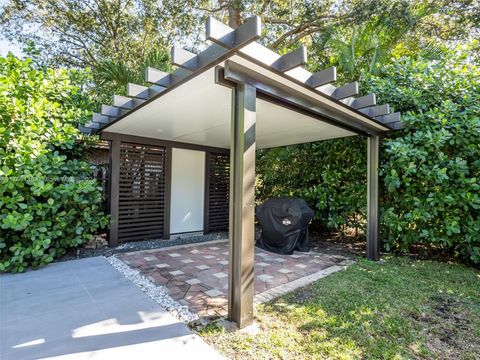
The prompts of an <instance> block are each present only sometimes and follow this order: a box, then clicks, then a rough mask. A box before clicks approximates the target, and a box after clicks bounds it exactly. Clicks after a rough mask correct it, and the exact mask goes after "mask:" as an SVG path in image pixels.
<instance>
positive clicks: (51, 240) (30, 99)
mask: <svg viewBox="0 0 480 360" xmlns="http://www.w3.org/2000/svg"><path fill="white" fill-rule="evenodd" d="M84 80H85V75H84V73H82V72H79V71H74V70H71V71H66V70H51V69H36V68H35V66H34V65H33V64H32V62H31V61H30V60H19V59H17V58H15V57H14V56H12V55H8V56H7V57H6V58H0V271H14V272H18V271H23V270H25V269H26V268H27V267H28V266H32V267H38V266H40V265H43V264H47V263H49V262H51V261H53V259H54V258H55V257H57V256H61V255H63V254H65V252H66V249H68V248H70V247H75V246H78V245H81V244H83V243H84V242H85V241H87V240H89V239H90V238H91V237H92V234H94V233H95V232H96V231H97V229H99V228H100V227H102V226H105V225H106V217H105V216H104V214H103V213H102V212H101V211H100V203H101V191H100V189H99V187H98V186H97V183H96V180H93V179H91V174H92V168H91V166H90V165H88V164H87V163H86V162H84V161H82V159H81V145H80V144H78V143H76V142H77V141H76V140H77V136H78V130H77V129H76V122H77V121H78V119H80V118H82V117H83V116H85V115H86V113H87V110H85V109H88V107H89V106H90V103H89V101H88V98H86V97H85V96H83V95H82V93H81V92H80V91H79V87H78V86H77V85H79V84H82V82H84Z"/></svg>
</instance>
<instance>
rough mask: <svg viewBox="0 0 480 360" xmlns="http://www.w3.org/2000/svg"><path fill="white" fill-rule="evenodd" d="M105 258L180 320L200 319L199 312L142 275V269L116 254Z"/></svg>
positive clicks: (186, 321) (187, 321)
mask: <svg viewBox="0 0 480 360" xmlns="http://www.w3.org/2000/svg"><path fill="white" fill-rule="evenodd" d="M105 259H106V260H107V261H108V263H109V264H110V265H112V266H113V268H115V269H116V270H118V271H119V272H120V273H121V274H122V275H123V276H125V278H127V279H128V280H130V281H131V282H132V283H134V284H135V285H136V286H138V287H139V288H140V289H141V290H142V291H143V292H144V293H145V294H147V295H148V297H150V298H151V299H152V300H153V301H155V302H156V303H157V304H159V305H160V306H162V307H163V308H164V309H165V310H167V311H168V312H169V313H171V314H172V315H173V316H175V317H176V318H178V319H179V320H181V321H183V322H185V323H189V322H191V321H195V320H198V319H199V317H198V315H197V314H195V313H192V312H191V311H190V310H188V306H184V305H182V304H180V303H178V302H177V301H175V300H173V299H172V298H171V297H170V295H168V290H167V289H166V288H165V287H163V286H157V285H155V284H154V283H153V282H151V281H150V280H149V279H148V278H146V277H145V276H143V275H141V274H140V271H138V270H136V269H132V268H131V267H130V266H128V265H127V264H125V263H124V262H123V261H121V260H120V259H117V258H116V257H115V256H109V257H105Z"/></svg>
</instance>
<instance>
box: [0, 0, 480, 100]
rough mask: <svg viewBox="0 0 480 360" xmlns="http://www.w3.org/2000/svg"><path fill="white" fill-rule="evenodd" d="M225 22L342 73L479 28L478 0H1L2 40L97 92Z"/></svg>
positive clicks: (165, 60) (163, 61)
mask: <svg viewBox="0 0 480 360" xmlns="http://www.w3.org/2000/svg"><path fill="white" fill-rule="evenodd" d="M208 15H213V16H215V17H217V18H219V19H221V20H223V21H225V22H227V23H229V24H230V25H231V26H232V27H236V26H238V25H239V24H241V23H242V22H243V21H244V19H245V18H246V17H249V16H251V15H258V16H260V17H261V18H262V21H263V23H264V26H265V37H264V40H262V41H265V45H267V46H269V47H271V48H273V49H275V50H276V51H280V52H284V51H287V50H288V49H290V48H292V47H296V46H298V45H299V44H301V43H303V44H304V45H306V46H307V47H308V49H309V54H310V55H311V56H310V61H309V64H308V66H309V67H310V68H311V70H317V69H320V68H324V67H327V66H331V65H336V66H338V70H339V73H340V74H341V75H342V76H344V77H345V78H347V79H349V80H350V79H356V78H358V77H359V76H360V74H361V72H362V71H363V70H368V71H369V72H375V71H377V69H378V67H379V65H380V64H383V63H386V62H388V61H389V60H390V59H391V57H392V56H393V55H396V56H401V55H405V54H410V55H411V54H416V53H418V52H419V51H421V50H424V49H426V48H428V49H430V50H431V53H432V54H433V53H435V50H436V48H437V47H438V46H439V44H440V43H445V42H456V41H464V40H468V39H469V38H471V37H474V36H476V35H479V32H478V28H479V26H478V25H479V19H480V5H479V2H478V0H455V1H450V0H437V1H431V0H393V1H391V0H348V1H347V0H340V1H338V0H323V1H318V0H260V1H253V0H186V1H175V0H163V1H156V0H86V1H78V0H8V1H7V2H6V5H5V6H4V7H3V8H2V10H1V14H0V26H1V29H2V33H3V34H4V36H5V37H7V38H9V39H12V40H15V41H17V42H20V43H23V44H28V43H29V42H32V41H33V42H34V44H35V46H36V47H37V48H38V49H39V50H40V54H41V56H42V58H43V60H44V62H45V63H46V64H47V65H50V66H57V65H58V66H66V67H79V68H85V67H90V68H92V70H93V79H94V83H95V85H96V86H95V89H96V92H97V95H108V96H109V95H111V94H113V93H119V92H120V93H121V92H122V91H123V88H124V85H125V84H126V83H128V82H134V81H137V82H141V80H142V79H143V76H142V73H143V69H144V67H145V66H154V67H157V68H160V69H164V70H168V69H169V66H170V64H169V57H168V51H169V48H170V46H171V45H173V44H178V45H181V46H185V47H187V48H189V49H193V50H195V49H197V47H198V46H199V44H201V43H202V41H203V40H204V39H203V33H204V32H203V23H204V20H205V17H206V16H208Z"/></svg>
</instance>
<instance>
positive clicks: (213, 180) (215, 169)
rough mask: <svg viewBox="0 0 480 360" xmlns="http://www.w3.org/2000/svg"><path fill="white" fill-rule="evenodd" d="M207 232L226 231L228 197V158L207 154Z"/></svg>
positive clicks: (221, 155)
mask: <svg viewBox="0 0 480 360" xmlns="http://www.w3.org/2000/svg"><path fill="white" fill-rule="evenodd" d="M208 170H209V174H208V175H209V188H208V192H209V194H208V197H209V204H208V219H209V224H208V230H209V231H223V230H228V206H229V205H228V203H229V201H228V197H229V186H230V156H229V155H228V154H220V153H212V152H211V153H208Z"/></svg>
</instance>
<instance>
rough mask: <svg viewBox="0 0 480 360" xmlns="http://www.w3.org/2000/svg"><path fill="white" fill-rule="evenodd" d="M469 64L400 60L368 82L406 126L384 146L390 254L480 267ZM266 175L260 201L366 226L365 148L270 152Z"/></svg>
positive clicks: (479, 152)
mask: <svg viewBox="0 0 480 360" xmlns="http://www.w3.org/2000/svg"><path fill="white" fill-rule="evenodd" d="M469 55H470V53H469V50H468V48H461V49H460V48H459V49H456V50H455V51H445V53H444V59H443V60H442V61H438V60H437V61H433V60H422V59H416V60H415V59H407V58H402V59H398V60H396V61H394V62H393V63H392V64H391V65H387V66H384V67H383V68H382V70H381V72H380V74H378V75H377V76H371V75H369V76H366V79H365V80H363V81H362V88H363V89H364V90H365V91H372V92H375V93H376V94H377V96H378V98H379V99H380V101H381V102H382V103H390V104H391V105H392V106H393V108H394V109H395V110H396V111H401V112H402V119H403V121H404V122H405V124H406V126H407V129H406V130H403V131H401V132H397V133H395V134H393V135H391V137H390V138H387V139H385V140H384V141H383V145H382V151H383V154H382V169H381V174H382V179H383V183H384V191H383V194H382V239H383V241H384V247H385V249H386V250H401V251H407V250H408V249H409V248H410V246H411V245H415V244H422V245H427V246H435V247H439V248H442V249H445V250H448V251H450V252H452V253H453V254H455V255H460V256H462V257H468V258H469V259H470V260H471V261H473V262H476V263H480V235H479V234H480V210H479V209H480V180H479V179H480V70H479V68H478V67H477V66H476V65H474V63H473V61H472V59H471V58H469ZM258 168H259V174H260V176H259V177H260V181H259V184H260V186H259V197H260V198H265V197H268V196H273V195H280V194H281V195H284V194H291V195H299V196H303V197H304V198H306V200H307V201H308V202H309V203H310V204H311V205H312V206H314V207H315V208H316V209H317V217H318V218H319V219H321V220H322V221H323V223H324V224H325V226H327V227H330V228H339V227H340V226H341V225H348V226H354V227H358V226H363V225H364V219H365V210H366V186H365V185H366V143H365V140H364V139H361V138H359V137H355V138H349V139H339V140H333V141H325V142H320V143H313V144H305V145H301V146H292V147H287V148H281V149H274V150H270V151H264V152H262V153H261V154H260V156H259V160H258Z"/></svg>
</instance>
